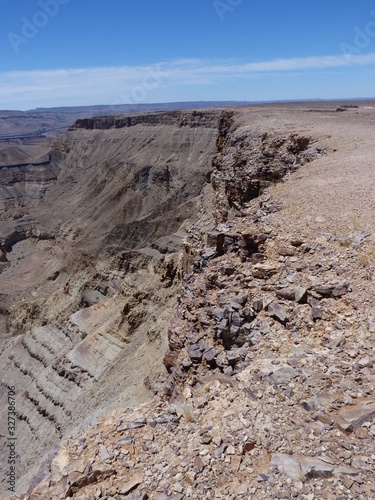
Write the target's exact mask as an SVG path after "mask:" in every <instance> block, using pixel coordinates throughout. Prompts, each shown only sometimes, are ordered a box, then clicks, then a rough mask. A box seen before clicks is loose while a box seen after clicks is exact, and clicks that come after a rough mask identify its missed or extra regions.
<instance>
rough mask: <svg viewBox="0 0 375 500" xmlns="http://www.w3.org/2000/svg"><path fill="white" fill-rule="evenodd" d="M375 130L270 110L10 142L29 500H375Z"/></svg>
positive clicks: (23, 469) (2, 270)
mask: <svg viewBox="0 0 375 500" xmlns="http://www.w3.org/2000/svg"><path fill="white" fill-rule="evenodd" d="M374 124H375V109H374V108H373V107H372V105H371V103H360V102H358V103H355V105H349V106H348V105H347V104H346V103H339V104H338V103H298V104H297V103H295V104H274V105H271V104H269V105H259V106H244V107H236V108H234V107H225V108H212V109H204V110H202V109H197V110H169V111H159V112H150V113H142V114H134V113H132V114H128V115H123V114H122V115H106V116H99V117H90V118H87V117H82V118H78V119H77V120H76V121H75V122H74V124H72V125H71V126H70V128H69V129H68V130H67V131H65V132H64V133H63V134H61V135H59V136H55V137H50V138H41V137H33V138H27V139H24V140H23V141H22V143H17V144H13V143H11V144H9V143H6V144H5V143H4V144H2V146H1V148H0V179H1V182H0V281H1V294H0V326H1V330H0V346H1V353H0V382H1V386H0V400H1V403H2V405H1V408H2V410H1V412H0V440H1V447H2V450H4V449H6V439H7V437H6V436H7V430H6V422H7V411H8V408H7V406H8V405H7V397H8V391H9V387H15V390H16V398H15V408H16V410H15V411H16V417H17V454H18V457H17V491H16V493H17V495H18V497H12V498H23V499H30V500H34V499H37V498H68V497H73V498H82V499H84V498H134V499H135V498H155V499H156V498H158V499H159V500H161V499H162V498H174V499H182V498H249V497H251V498H306V499H308V500H313V499H314V498H322V497H324V498H327V499H328V498H332V499H333V498H339V497H341V498H371V495H374V491H375V478H374V477H373V472H372V465H373V463H374V460H375V456H374V455H373V452H372V449H371V443H372V440H373V435H374V434H375V420H374V417H375V409H374V408H375V399H374V398H373V396H372V392H373V390H372V384H373V381H374V376H375V375H374V372H373V362H374V357H375V352H374V348H375V344H374V341H375V340H374V339H375V337H374V332H375V329H374V328H375V326H374V325H375V323H374V321H375V320H374V318H375V316H374V311H373V299H374V285H373V271H374V255H375V253H374V243H375V240H374V238H375V233H374V227H373V226H374V222H373V221H374V220H375V218H374V215H375V214H374V211H375V205H374V203H373V200H374V192H373V191H374V187H373V186H374V185H375V184H374V182H373V176H374V172H373V153H372V152H373V146H374V139H373V136H374V135H373V129H374ZM0 460H1V466H2V470H6V469H7V463H6V460H7V456H6V454H5V453H2V454H1V456H0ZM0 488H1V490H0V492H1V495H4V496H6V495H7V494H9V495H10V493H9V491H8V492H7V485H6V480H5V478H4V479H3V481H2V483H1V484H0ZM338 491H339V493H337V492H338Z"/></svg>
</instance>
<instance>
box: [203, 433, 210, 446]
mask: <svg viewBox="0 0 375 500" xmlns="http://www.w3.org/2000/svg"><path fill="white" fill-rule="evenodd" d="M211 441H212V436H210V434H203V436H202V437H201V443H202V444H210V443H211Z"/></svg>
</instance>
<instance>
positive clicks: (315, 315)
mask: <svg viewBox="0 0 375 500" xmlns="http://www.w3.org/2000/svg"><path fill="white" fill-rule="evenodd" d="M311 317H312V319H313V320H314V321H317V320H318V319H322V317H323V311H322V309H320V307H313V308H312V309H311Z"/></svg>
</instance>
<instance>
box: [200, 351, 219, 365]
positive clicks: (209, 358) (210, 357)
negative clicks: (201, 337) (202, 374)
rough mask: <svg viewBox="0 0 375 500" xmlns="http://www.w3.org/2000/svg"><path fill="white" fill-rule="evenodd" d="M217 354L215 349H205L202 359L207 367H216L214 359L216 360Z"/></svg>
mask: <svg viewBox="0 0 375 500" xmlns="http://www.w3.org/2000/svg"><path fill="white" fill-rule="evenodd" d="M217 354H218V350H217V349H216V347H210V348H209V349H207V350H206V351H205V352H204V356H203V357H204V359H205V361H206V363H207V364H208V365H210V366H212V367H214V366H216V361H215V358H216V356H217Z"/></svg>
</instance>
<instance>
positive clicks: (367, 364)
mask: <svg viewBox="0 0 375 500" xmlns="http://www.w3.org/2000/svg"><path fill="white" fill-rule="evenodd" d="M357 364H358V366H359V367H360V368H372V362H371V360H370V358H369V357H368V356H365V357H364V358H361V359H360V360H359V361H358V363H357Z"/></svg>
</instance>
